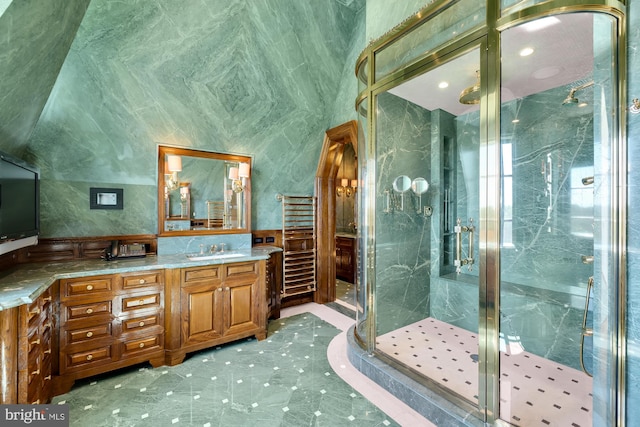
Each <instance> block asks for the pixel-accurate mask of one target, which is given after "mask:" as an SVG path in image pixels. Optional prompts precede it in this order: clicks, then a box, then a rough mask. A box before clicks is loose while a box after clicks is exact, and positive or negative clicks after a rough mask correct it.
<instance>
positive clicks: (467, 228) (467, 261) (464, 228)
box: [453, 218, 476, 274]
mask: <svg viewBox="0 0 640 427" xmlns="http://www.w3.org/2000/svg"><path fill="white" fill-rule="evenodd" d="M461 222H462V221H461V220H460V218H458V221H456V226H455V227H454V228H453V229H454V231H455V233H456V259H455V261H454V265H455V266H456V273H458V274H460V271H461V270H462V268H461V267H462V266H463V265H467V266H468V267H467V268H468V269H469V271H471V270H473V263H474V259H473V233H474V231H475V230H476V227H475V226H474V225H473V218H469V225H461ZM463 232H464V233H469V253H468V254H467V255H468V256H467V258H464V259H463V258H462V233H463Z"/></svg>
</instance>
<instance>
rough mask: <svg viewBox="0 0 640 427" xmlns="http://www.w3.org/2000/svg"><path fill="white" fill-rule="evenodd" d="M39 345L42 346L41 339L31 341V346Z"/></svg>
mask: <svg viewBox="0 0 640 427" xmlns="http://www.w3.org/2000/svg"><path fill="white" fill-rule="evenodd" d="M38 344H40V338H38V339H37V340H35V341H31V345H38Z"/></svg>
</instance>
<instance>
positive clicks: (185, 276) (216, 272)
mask: <svg viewBox="0 0 640 427" xmlns="http://www.w3.org/2000/svg"><path fill="white" fill-rule="evenodd" d="M220 278H221V277H220V266H207V267H197V268H184V269H182V283H183V284H188V283H189V282H201V281H203V280H210V279H220Z"/></svg>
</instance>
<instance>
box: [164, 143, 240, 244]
mask: <svg viewBox="0 0 640 427" xmlns="http://www.w3.org/2000/svg"><path fill="white" fill-rule="evenodd" d="M251 167H252V163H251V157H249V156H242V155H237V154H226V153H215V152H210V151H202V150H194V149H189V148H183V147H170V146H165V145H159V146H158V236H163V237H167V236H190V235H203V234H238V233H250V232H251Z"/></svg>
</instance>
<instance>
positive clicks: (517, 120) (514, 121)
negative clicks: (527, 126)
mask: <svg viewBox="0 0 640 427" xmlns="http://www.w3.org/2000/svg"><path fill="white" fill-rule="evenodd" d="M511 123H520V119H513V120H511Z"/></svg>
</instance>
